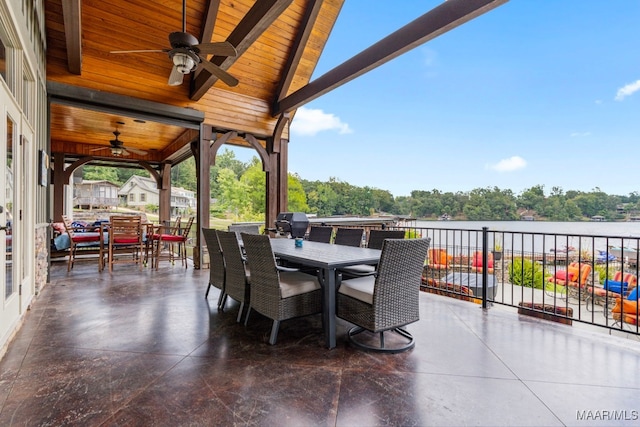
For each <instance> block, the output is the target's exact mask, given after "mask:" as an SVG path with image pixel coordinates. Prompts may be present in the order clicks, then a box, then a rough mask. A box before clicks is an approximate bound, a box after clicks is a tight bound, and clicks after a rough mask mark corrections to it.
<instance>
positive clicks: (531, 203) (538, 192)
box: [517, 185, 545, 212]
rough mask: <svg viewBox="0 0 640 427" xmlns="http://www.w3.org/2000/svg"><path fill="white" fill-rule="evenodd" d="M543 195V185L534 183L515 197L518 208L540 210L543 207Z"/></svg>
mask: <svg viewBox="0 0 640 427" xmlns="http://www.w3.org/2000/svg"><path fill="white" fill-rule="evenodd" d="M544 203H545V196H544V186H543V185H535V186H533V187H531V188H528V189H526V190H524V191H523V192H522V193H521V194H520V196H519V197H518V198H517V205H518V207H519V208H522V209H527V210H532V211H536V212H541V211H542V209H543V208H544Z"/></svg>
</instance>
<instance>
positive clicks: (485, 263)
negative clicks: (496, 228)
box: [482, 227, 489, 308]
mask: <svg viewBox="0 0 640 427" xmlns="http://www.w3.org/2000/svg"><path fill="white" fill-rule="evenodd" d="M488 281H489V228H488V227H482V308H487V282H488Z"/></svg>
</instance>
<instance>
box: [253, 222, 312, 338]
mask: <svg viewBox="0 0 640 427" xmlns="http://www.w3.org/2000/svg"><path fill="white" fill-rule="evenodd" d="M242 241H243V242H244V249H245V252H246V253H247V263H248V265H249V267H250V269H251V276H250V279H249V282H250V286H251V301H250V304H249V310H248V311H247V317H246V318H245V325H247V324H248V322H249V314H250V313H251V309H253V310H255V311H257V312H258V313H260V314H262V315H264V316H266V317H268V318H270V319H272V320H273V325H272V327H271V335H270V337H269V344H271V345H273V344H275V343H276V339H277V337H278V329H279V327H280V322H282V321H283V320H288V319H292V318H295V317H301V316H307V315H310V314H316V313H320V312H321V311H322V290H321V288H320V283H319V282H318V280H317V278H316V277H314V276H311V275H308V274H305V273H302V272H300V271H281V270H279V269H278V266H277V265H276V260H275V257H274V255H273V251H272V249H271V242H270V240H269V236H265V235H253V234H245V233H242Z"/></svg>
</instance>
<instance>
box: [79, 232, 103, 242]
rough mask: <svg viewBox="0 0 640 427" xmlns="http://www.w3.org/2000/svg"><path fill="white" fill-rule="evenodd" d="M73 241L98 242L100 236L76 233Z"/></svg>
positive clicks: (97, 234)
mask: <svg viewBox="0 0 640 427" xmlns="http://www.w3.org/2000/svg"><path fill="white" fill-rule="evenodd" d="M73 241H74V242H75V243H84V242H99V241H100V234H99V233H77V234H75V235H74V236H73Z"/></svg>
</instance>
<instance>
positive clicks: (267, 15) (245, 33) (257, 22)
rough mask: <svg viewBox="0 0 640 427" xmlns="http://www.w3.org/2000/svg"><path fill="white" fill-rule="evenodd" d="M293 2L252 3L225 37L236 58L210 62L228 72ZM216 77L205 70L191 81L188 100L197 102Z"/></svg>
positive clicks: (278, 0)
mask: <svg viewBox="0 0 640 427" xmlns="http://www.w3.org/2000/svg"><path fill="white" fill-rule="evenodd" d="M292 1H293V0H261V1H257V2H255V3H254V5H253V6H252V7H251V9H249V11H248V12H247V14H246V15H245V16H244V17H243V18H242V20H241V21H240V23H239V24H238V25H237V26H236V27H235V29H234V30H233V31H232V32H231V34H229V36H228V37H227V41H228V42H229V43H231V44H232V45H233V46H234V47H235V48H236V51H237V53H238V54H237V56H235V57H232V56H226V57H225V56H223V57H221V56H214V57H212V58H211V60H210V61H211V62H212V63H214V64H216V65H217V66H219V67H220V68H222V69H223V70H228V69H229V67H231V65H233V63H234V62H235V61H236V60H237V59H238V58H239V57H240V56H241V55H242V54H243V53H244V52H246V50H247V49H248V48H249V47H250V46H251V45H252V44H253V43H254V42H255V41H256V40H257V39H258V37H260V35H262V33H263V32H264V31H265V30H266V29H267V28H269V26H270V25H271V24H272V23H273V22H274V21H275V20H276V19H277V18H278V17H279V16H280V15H281V14H282V12H284V11H285V9H286V8H287V7H289V5H290V4H291V2H292ZM217 80H218V79H217V77H215V76H214V75H213V74H211V73H210V72H209V71H207V70H203V71H201V72H200V74H199V75H198V76H197V77H195V78H194V79H192V80H191V94H190V96H189V98H190V99H191V100H193V101H198V100H200V98H202V97H203V96H204V95H205V94H206V93H207V91H208V90H209V89H211V87H212V86H213V85H214V83H215V82H216V81H217Z"/></svg>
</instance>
